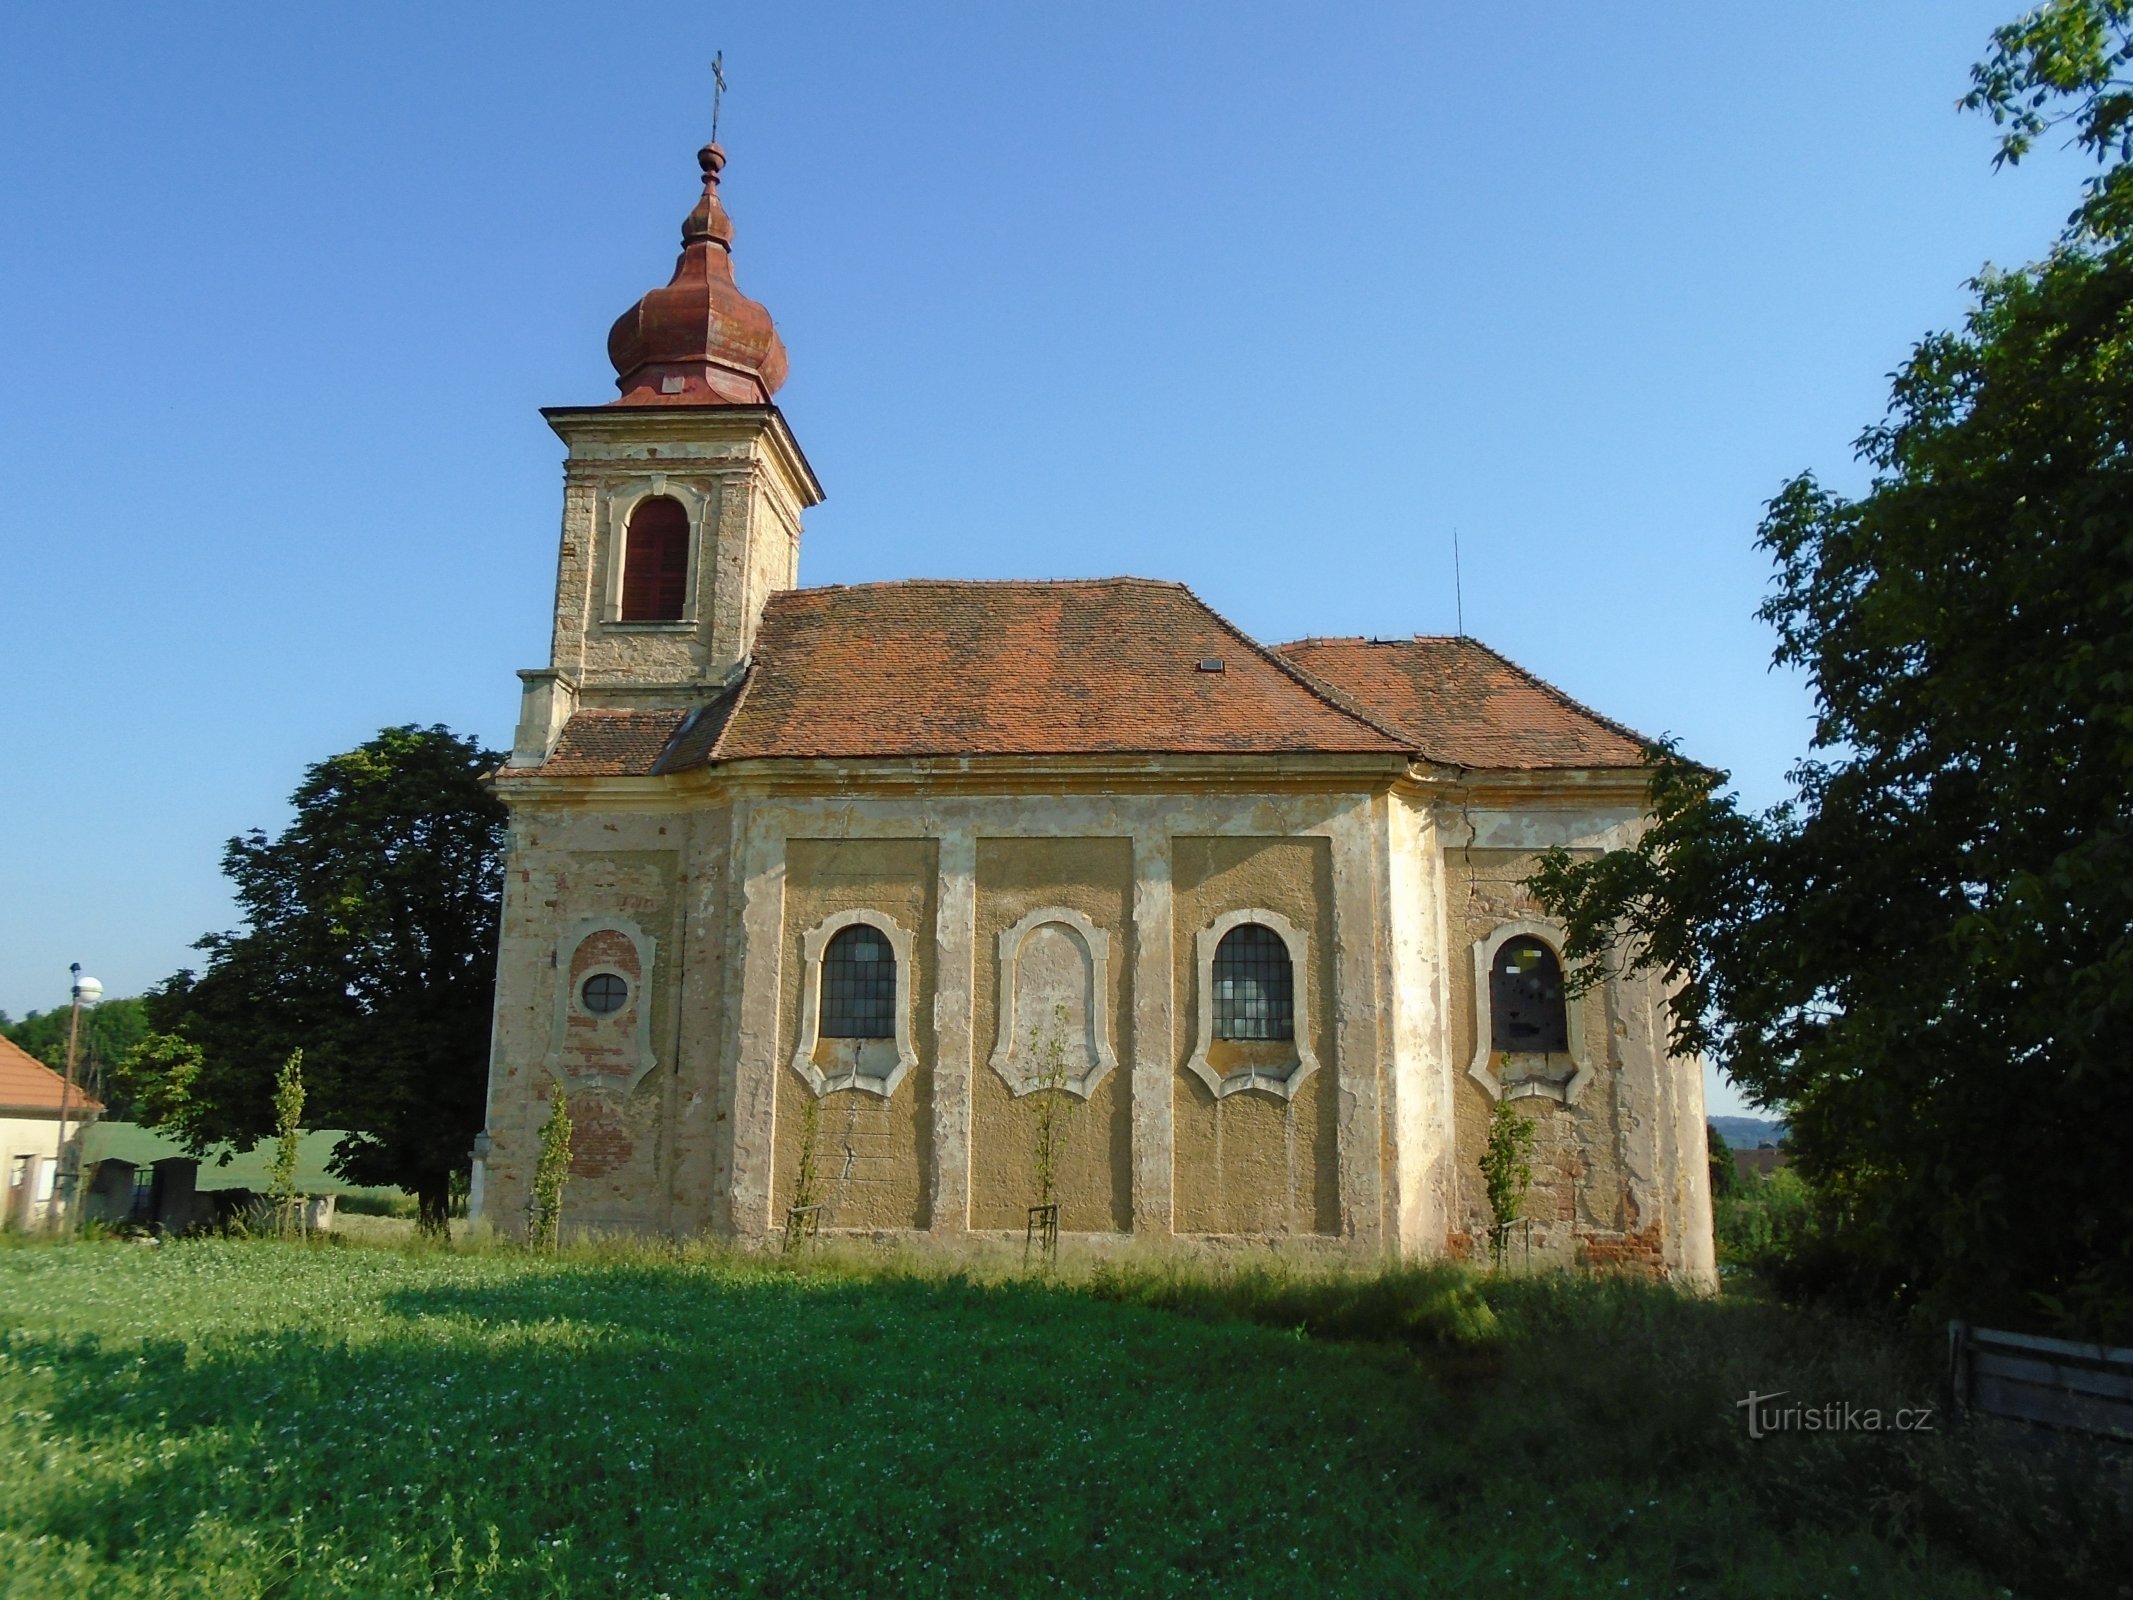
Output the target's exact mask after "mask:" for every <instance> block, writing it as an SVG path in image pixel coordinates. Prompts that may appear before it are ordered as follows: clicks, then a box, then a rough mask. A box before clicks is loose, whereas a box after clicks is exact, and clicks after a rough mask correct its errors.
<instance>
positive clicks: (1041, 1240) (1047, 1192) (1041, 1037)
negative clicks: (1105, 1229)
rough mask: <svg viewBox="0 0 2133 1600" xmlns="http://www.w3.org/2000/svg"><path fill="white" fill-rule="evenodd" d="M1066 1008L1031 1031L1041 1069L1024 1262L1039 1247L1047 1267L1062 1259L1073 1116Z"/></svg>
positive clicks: (1058, 1008)
mask: <svg viewBox="0 0 2133 1600" xmlns="http://www.w3.org/2000/svg"><path fill="white" fill-rule="evenodd" d="M1066 1025H1067V1009H1066V1007H1065V1006H1064V1005H1055V1006H1053V1007H1052V1024H1051V1027H1050V1028H1049V1029H1047V1028H1046V1027H1045V1026H1044V1025H1043V1024H1042V1023H1039V1024H1037V1025H1036V1026H1034V1027H1032V1028H1031V1029H1030V1031H1029V1045H1030V1054H1031V1055H1032V1056H1033V1057H1035V1058H1036V1060H1037V1061H1038V1062H1039V1063H1041V1065H1042V1066H1043V1069H1044V1070H1043V1072H1042V1073H1041V1074H1040V1075H1039V1077H1038V1087H1037V1147H1036V1163H1035V1164H1036V1170H1037V1203H1036V1204H1035V1205H1033V1206H1031V1207H1030V1208H1029V1222H1028V1225H1027V1226H1026V1227H1025V1228H1024V1229H1023V1231H1022V1264H1023V1265H1024V1266H1027V1265H1029V1257H1030V1251H1031V1250H1032V1249H1033V1248H1036V1247H1037V1246H1039V1245H1040V1244H1041V1246H1042V1248H1043V1251H1044V1263H1045V1265H1046V1266H1047V1267H1051V1266H1056V1265H1057V1264H1058V1261H1059V1156H1060V1151H1061V1150H1062V1148H1063V1147H1064V1145H1065V1143H1066V1136H1067V1133H1068V1132H1069V1128H1068V1126H1067V1124H1066V1122H1065V1121H1064V1119H1065V1118H1067V1117H1070V1116H1071V1115H1072V1114H1073V1110H1074V1108H1073V1105H1072V1103H1071V1102H1070V1101H1069V1100H1068V1099H1067V1086H1066V1084H1067V1068H1066V1055H1067V1052H1066Z"/></svg>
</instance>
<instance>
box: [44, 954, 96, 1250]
mask: <svg viewBox="0 0 2133 1600" xmlns="http://www.w3.org/2000/svg"><path fill="white" fill-rule="evenodd" d="M67 971H69V972H70V973H72V974H73V975H74V994H73V1004H72V1007H71V1009H70V1010H69V1011H68V1013H67V1071H66V1076H65V1077H64V1078H62V1079H61V1080H60V1085H59V1148H58V1149H57V1150H55V1151H53V1152H52V1158H53V1161H54V1164H55V1167H56V1170H55V1171H54V1173H53V1182H52V1201H53V1209H54V1213H55V1215H56V1217H57V1218H58V1219H59V1220H58V1221H57V1222H55V1226H65V1225H66V1223H69V1222H72V1221H73V1217H74V1205H73V1201H74V1191H75V1189H76V1188H77V1187H78V1186H79V1182H80V1178H81V1160H80V1158H79V1156H78V1155H77V1157H76V1159H75V1162H74V1170H73V1172H72V1173H69V1172H68V1171H67V1113H68V1112H69V1111H71V1110H72V1109H73V1102H74V1060H75V1055H76V1053H77V1052H78V1051H79V1050H80V1048H81V1013H82V1008H83V1007H84V1006H87V1007H89V1008H90V1009H92V1010H93V1009H94V1008H95V1006H96V1002H97V1001H99V1000H101V999H103V997H104V986H103V985H102V984H100V983H98V982H97V981H96V980H95V979H94V978H85V977H83V976H82V975H81V963H80V962H79V961H77V962H75V963H74V964H73V965H72V966H70V967H68V968H67Z"/></svg>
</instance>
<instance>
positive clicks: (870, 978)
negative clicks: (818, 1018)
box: [821, 922, 896, 1039]
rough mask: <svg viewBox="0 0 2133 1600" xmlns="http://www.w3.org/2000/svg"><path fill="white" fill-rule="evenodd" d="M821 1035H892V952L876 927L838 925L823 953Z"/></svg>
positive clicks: (893, 989)
mask: <svg viewBox="0 0 2133 1600" xmlns="http://www.w3.org/2000/svg"><path fill="white" fill-rule="evenodd" d="M821 1033H822V1037H823V1038H825V1039H893V1038H895V1037H896V952H895V951H894V950H891V949H890V948H889V940H888V936H887V935H885V934H884V933H883V932H882V931H881V930H880V929H879V928H876V927H872V926H869V925H868V924H867V923H864V922H855V923H853V924H852V925H851V926H850V927H849V928H840V929H839V930H838V931H837V933H836V935H835V937H833V938H832V939H831V940H830V942H829V945H828V947H827V948H826V949H825V950H824V951H823V952H822V1027H821Z"/></svg>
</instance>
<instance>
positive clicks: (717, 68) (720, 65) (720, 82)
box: [711, 50, 726, 144]
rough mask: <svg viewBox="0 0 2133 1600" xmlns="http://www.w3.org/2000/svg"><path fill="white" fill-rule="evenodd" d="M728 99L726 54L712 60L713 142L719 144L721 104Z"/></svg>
mask: <svg viewBox="0 0 2133 1600" xmlns="http://www.w3.org/2000/svg"><path fill="white" fill-rule="evenodd" d="M725 98H726V52H725V51H723V50H721V51H719V52H718V53H717V54H715V55H714V56H712V58H711V142H712V143H713V144H717V143H718V112H719V102H720V101H722V100H724V99H725Z"/></svg>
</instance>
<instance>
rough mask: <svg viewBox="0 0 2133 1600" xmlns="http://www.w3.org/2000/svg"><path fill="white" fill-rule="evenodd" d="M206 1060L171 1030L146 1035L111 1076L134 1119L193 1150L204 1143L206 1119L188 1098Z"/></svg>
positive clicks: (189, 1043)
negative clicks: (131, 1109) (130, 1108)
mask: <svg viewBox="0 0 2133 1600" xmlns="http://www.w3.org/2000/svg"><path fill="white" fill-rule="evenodd" d="M205 1066H206V1058H205V1057H204V1056H203V1055H202V1054H201V1053H200V1047H199V1046H198V1045H196V1044H194V1043H193V1042H192V1041H191V1040H190V1039H183V1038H180V1037H179V1036H178V1035H176V1034H174V1033H151V1034H148V1035H146V1036H144V1037H143V1038H142V1039H140V1040H139V1041H138V1042H137V1043H136V1044H135V1045H134V1047H133V1048H132V1049H131V1050H129V1051H127V1053H126V1055H125V1056H124V1058H123V1059H121V1060H120V1061H119V1062H118V1063H117V1064H116V1065H115V1066H114V1067H113V1068H112V1070H111V1078H112V1081H113V1083H115V1084H116V1085H117V1086H118V1088H119V1091H120V1093H121V1094H123V1095H124V1097H125V1098H126V1100H127V1102H128V1103H129V1104H130V1105H131V1106H132V1107H133V1115H134V1117H135V1119H136V1120H138V1121H140V1122H144V1123H146V1124H147V1125H148V1126H149V1127H151V1128H160V1129H162V1130H163V1131H164V1132H166V1133H168V1134H169V1135H170V1136H171V1137H172V1138H175V1139H182V1140H184V1141H185V1142H186V1143H188V1144H190V1145H193V1146H194V1147H195V1148H202V1147H204V1146H205V1145H206V1144H207V1143H208V1142H210V1139H211V1135H210V1134H209V1133H208V1132H207V1125H208V1124H209V1122H210V1119H209V1118H208V1117H207V1116H206V1115H204V1114H203V1111H202V1109H201V1103H200V1102H199V1101H198V1100H196V1099H195V1098H194V1096H193V1086H194V1085H195V1084H196V1083H198V1082H199V1081H200V1074H201V1071H202V1070H203V1069H204V1068H205Z"/></svg>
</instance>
